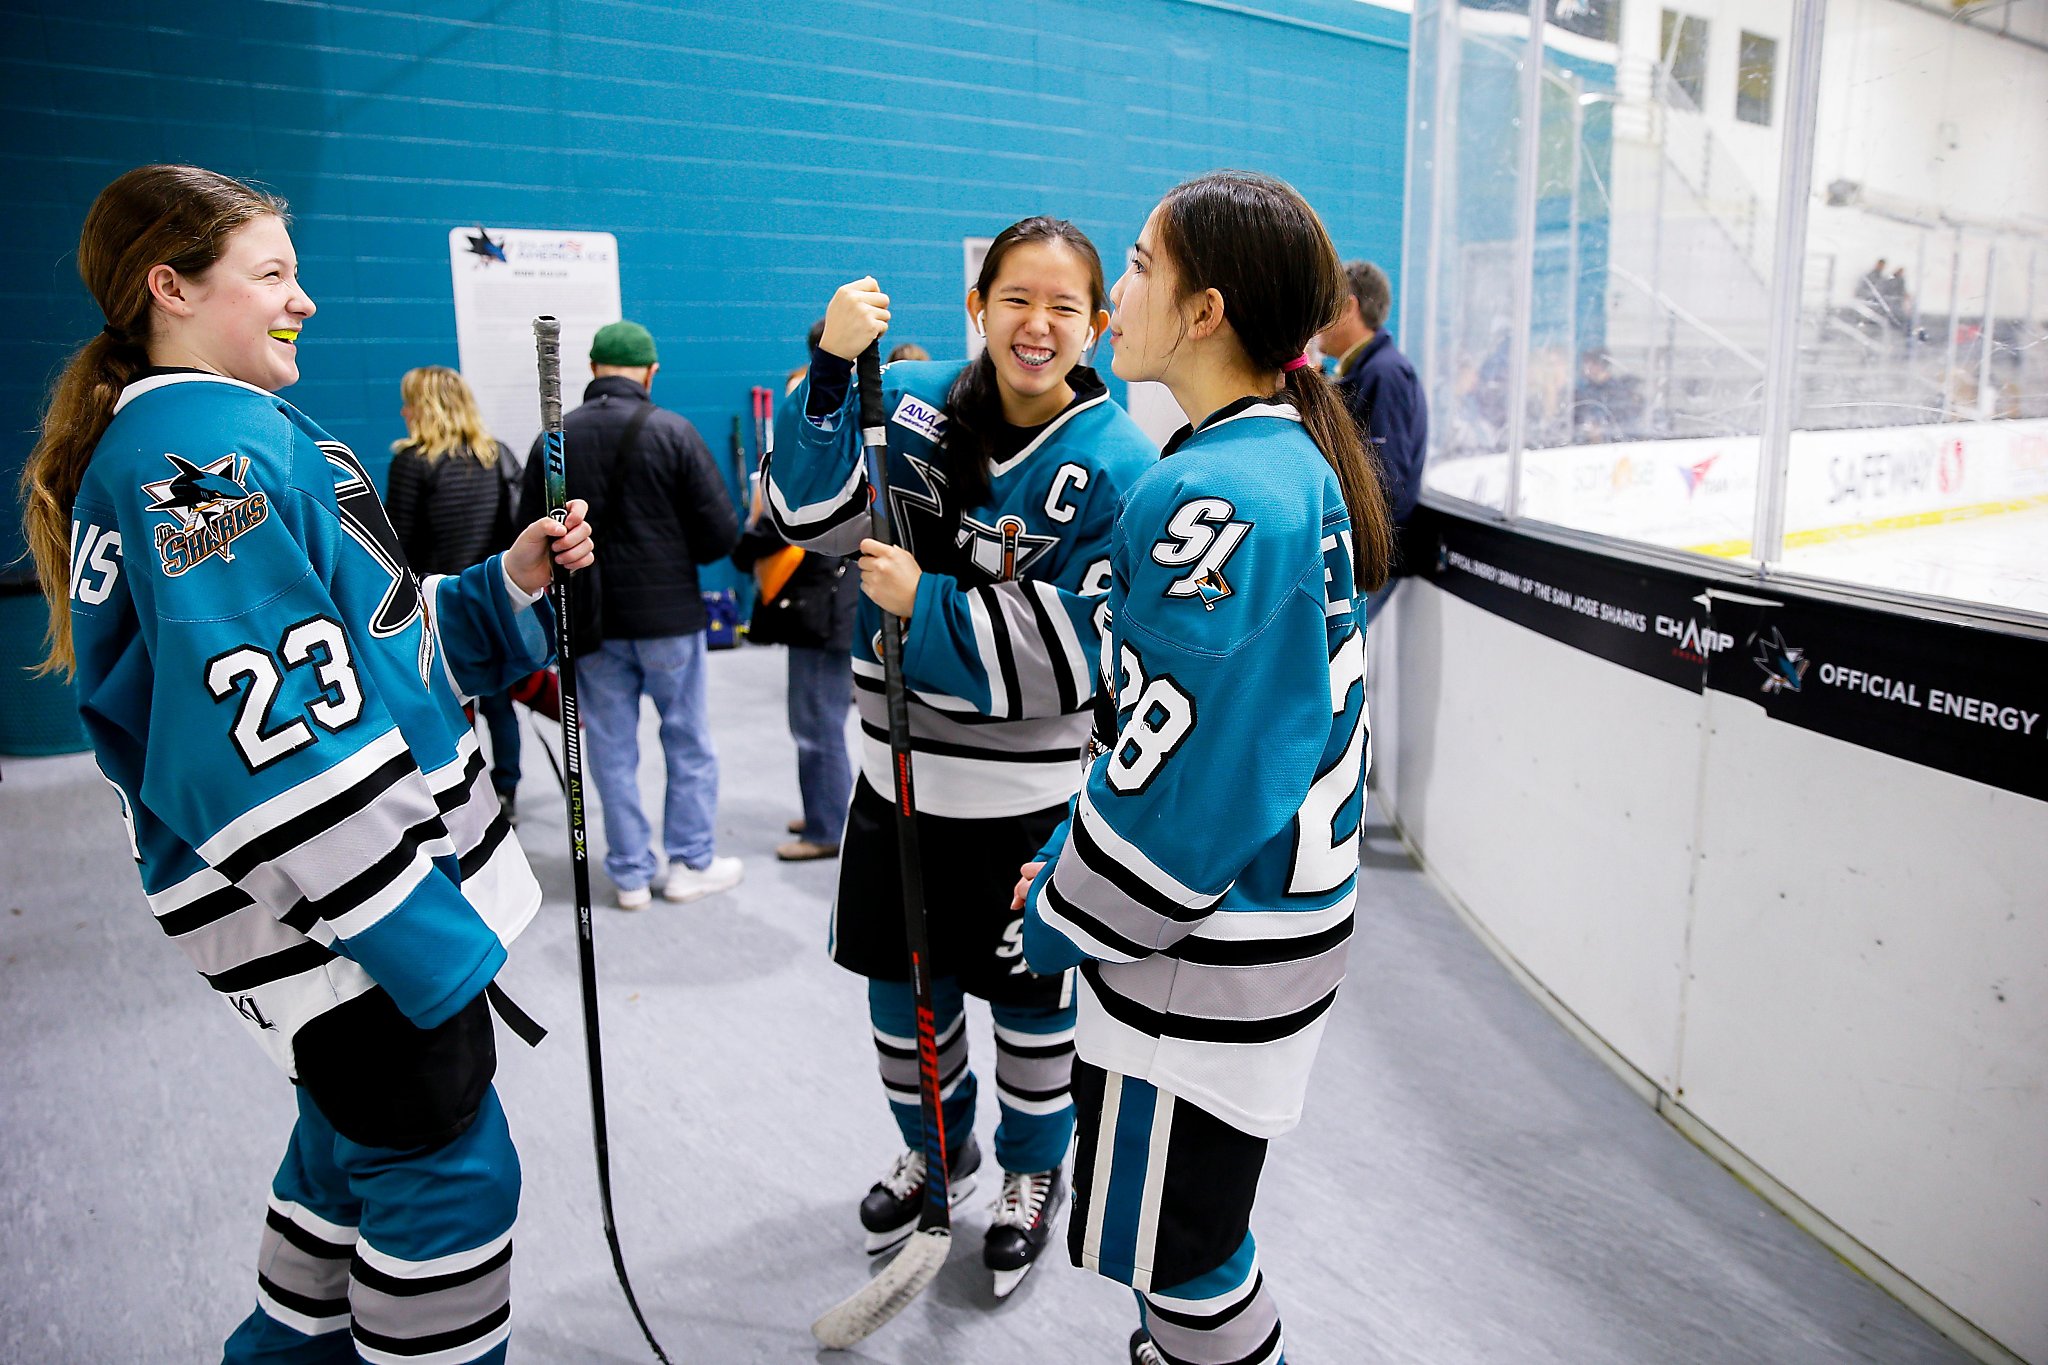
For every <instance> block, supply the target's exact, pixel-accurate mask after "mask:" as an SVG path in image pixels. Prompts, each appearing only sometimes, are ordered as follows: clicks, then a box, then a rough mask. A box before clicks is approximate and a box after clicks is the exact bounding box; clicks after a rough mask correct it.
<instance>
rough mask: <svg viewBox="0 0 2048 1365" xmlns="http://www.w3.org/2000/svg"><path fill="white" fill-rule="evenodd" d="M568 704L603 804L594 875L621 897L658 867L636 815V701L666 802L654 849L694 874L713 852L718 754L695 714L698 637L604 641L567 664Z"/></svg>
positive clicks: (700, 688) (700, 709)
mask: <svg viewBox="0 0 2048 1365" xmlns="http://www.w3.org/2000/svg"><path fill="white" fill-rule="evenodd" d="M576 682H577V685H578V690H579V691H580V693H581V695H580V696H579V697H578V698H577V702H578V705H579V707H580V708H581V711H582V715H583V724H584V726H585V728H586V729H587V730H588V731H589V735H588V743H586V744H585V745H584V756H585V757H586V758H588V759H589V763H590V774H591V778H592V780H593V781H595V782H596V784H597V798H598V800H600V801H602V802H603V803H604V842H605V852H604V870H605V874H606V875H607V876H609V877H610V878H611V879H612V883H613V884H614V885H615V886H618V887H619V888H620V889H622V890H633V889H637V888H639V887H643V886H645V885H647V884H648V883H649V882H651V881H653V880H654V873H655V871H656V869H657V868H658V867H660V865H661V864H660V862H659V861H658V860H657V859H656V858H655V856H654V852H653V850H652V849H651V848H650V847H649V845H648V840H649V839H650V838H652V837H653V831H652V830H651V829H650V828H649V827H648V824H647V817H646V816H645V815H642V814H641V813H640V698H641V697H642V696H643V695H645V696H648V697H652V698H653V699H654V709H655V711H656V712H657V713H658V714H659V715H660V716H661V749H662V758H663V760H664V762H665V763H666V764H667V767H668V799H667V804H666V807H665V809H664V811H663V817H662V827H661V833H662V845H663V848H664V851H665V852H666V853H667V855H668V857H669V859H670V860H671V861H681V862H684V863H687V864H689V865H690V866H691V867H703V866H705V865H706V864H708V863H709V862H710V861H711V856H712V852H713V847H712V839H713V831H712V820H713V817H714V816H715V815H716V814H717V812H718V755H717V754H716V753H715V752H713V751H712V748H711V726H710V722H709V720H708V719H707V718H706V716H705V714H704V632H702V631H698V632H697V633H696V634H694V635H664V636H660V637H658V638H655V639H651V640H606V641H605V642H604V643H603V644H601V645H599V646H598V647H597V649H596V650H594V651H593V652H591V653H590V654H587V655H585V656H584V657H582V658H580V659H578V660H577V661H576Z"/></svg>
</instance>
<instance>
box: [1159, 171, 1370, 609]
mask: <svg viewBox="0 0 2048 1365" xmlns="http://www.w3.org/2000/svg"><path fill="white" fill-rule="evenodd" d="M1159 246H1160V249H1161V250H1163V251H1164V252H1165V253H1166V254H1167V256H1169V257H1170V258H1172V261H1173V265H1174V270H1175V273H1176V274H1178V276H1179V277H1180V290H1181V297H1182V298H1186V297H1187V296H1188V295H1190V294H1193V293H1196V292H1198V291H1200V290H1203V289H1214V290H1215V291H1216V292H1217V293H1219V294H1221V295H1222V296H1223V316H1224V318H1225V319H1226V320H1227V321H1228V322H1229V323H1230V326H1231V330H1232V331H1233V332H1235V333H1236V335H1237V339H1238V342H1239V343H1240V344H1241V345H1242V346H1243V347H1244V352H1245V358H1246V359H1247V360H1248V361H1249V362H1250V363H1251V365H1252V367H1253V368H1254V369H1257V370H1259V371H1261V372H1271V371H1274V370H1281V369H1282V367H1283V366H1285V365H1286V364H1287V362H1288V361H1290V360H1293V359H1294V358H1295V357H1297V356H1299V355H1301V354H1302V352H1303V351H1305V350H1307V349H1308V343H1309V339H1310V338H1311V337H1313V336H1314V335H1315V334H1316V333H1317V332H1320V331H1322V330H1323V328H1325V327H1327V326H1329V325H1330V323H1331V322H1333V321H1335V320H1336V317H1337V312H1338V310H1339V308H1341V307H1342V306H1343V302H1344V300H1345V299H1346V298H1347V297H1349V293H1350V286H1349V284H1348V283H1347V282H1346V280H1345V278H1344V267H1343V265H1342V264H1341V263H1340V262H1339V261H1338V259H1337V249H1336V247H1334V246H1333V245H1331V243H1330V234H1329V233H1328V232H1326V231H1324V230H1323V222H1322V219H1320V218H1318V217H1316V211H1315V210H1314V209H1312V208H1310V207H1309V206H1308V201H1307V200H1305V199H1303V198H1302V197H1301V195H1300V194H1298V193H1296V192H1295V189H1294V187H1293V186H1292V185H1289V184H1288V183H1287V182H1286V181H1284V180H1276V179H1274V178H1273V177H1272V176H1270V175H1260V174H1258V173H1257V172H1254V171H1211V172H1210V173H1209V174H1207V175H1204V176H1198V177H1196V178H1195V179H1193V180H1190V181H1188V182H1187V183H1186V184H1183V185H1177V186H1175V187H1174V188H1173V189H1171V190H1169V191H1167V194H1166V198H1164V199H1163V200H1161V201H1160V204H1159ZM1275 396H1276V397H1284V398H1285V399H1287V401H1289V402H1291V403H1292V404H1294V406H1295V408H1296V410H1298V411H1299V412H1300V413H1301V421H1302V425H1303V426H1304V427H1306V428H1307V429H1308V434H1309V437H1310V439H1312V440H1314V441H1315V443H1316V447H1317V448H1318V449H1320V450H1321V451H1322V452H1323V458H1324V459H1326V460H1328V461H1329V462H1330V468H1331V469H1333V470H1335V471H1336V474H1337V482H1338V484H1339V486H1341V487H1342V488H1343V490H1344V506H1345V507H1346V509H1348V510H1349V512H1350V514H1351V535H1352V573H1353V576H1354V577H1355V578H1356V580H1357V583H1358V586H1359V588H1361V589H1362V590H1364V591H1367V592H1371V591H1373V590H1374V589H1376V588H1378V587H1380V586H1381V585H1382V584H1384V583H1385V582H1386V581H1387V574H1388V573H1389V571H1390V570H1391V568H1392V564H1393V557H1394V524H1393V518H1392V517H1391V516H1390V515H1389V514H1388V512H1387V500H1386V496H1385V494H1383V493H1382V492H1381V491H1380V477H1379V466H1378V462H1377V461H1376V460H1374V458H1373V456H1372V452H1371V451H1370V450H1368V449H1367V448H1366V446H1365V443H1364V442H1363V441H1361V440H1360V439H1359V436H1358V427H1357V425H1356V424H1355V423H1353V421H1352V420H1351V411H1350V409H1348V408H1347V407H1345V406H1344V400H1343V399H1342V398H1340V397H1339V396H1338V394H1337V391H1336V389H1335V388H1333V387H1332V386H1331V384H1330V381H1329V380H1327V379H1325V378H1323V375H1322V371H1320V370H1318V369H1316V368H1315V367H1314V366H1313V365H1301V366H1297V367H1295V368H1294V369H1291V370H1283V371H1282V374H1281V387H1280V391H1279V393H1278V394H1277V395H1275Z"/></svg>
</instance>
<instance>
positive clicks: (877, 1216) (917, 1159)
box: [860, 1134, 981, 1256]
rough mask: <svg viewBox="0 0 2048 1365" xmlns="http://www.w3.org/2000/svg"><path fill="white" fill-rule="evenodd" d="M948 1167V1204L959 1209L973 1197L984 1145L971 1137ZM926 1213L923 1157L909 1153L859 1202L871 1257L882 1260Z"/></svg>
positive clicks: (962, 1145)
mask: <svg viewBox="0 0 2048 1365" xmlns="http://www.w3.org/2000/svg"><path fill="white" fill-rule="evenodd" d="M947 1164H948V1166H949V1167H950V1168H951V1170H952V1176H953V1179H952V1183H951V1185H950V1187H949V1188H948V1190H947V1192H946V1193H947V1198H946V1203H947V1205H948V1206H949V1207H953V1208H957V1207H959V1204H960V1201H961V1200H963V1199H965V1198H966V1197H967V1196H968V1195H970V1194H972V1193H974V1173H975V1172H976V1171H978V1170H980V1169H981V1145H980V1144H979V1143H977V1142H976V1141H975V1140H974V1138H973V1136H972V1135H971V1134H970V1135H969V1136H968V1138H967V1140H966V1141H965V1142H963V1143H961V1144H960V1146H959V1147H958V1148H956V1149H955V1150H954V1152H953V1155H952V1160H951V1161H949V1162H948V1163H947ZM923 1209H924V1153H923V1152H922V1151H918V1150H916V1149H914V1148H913V1149H906V1150H905V1151H904V1152H903V1154H902V1155H900V1156H898V1157H897V1158H896V1164H895V1165H894V1166H892V1167H890V1168H889V1174H887V1175H885V1176H883V1177H882V1178H881V1179H880V1180H877V1181H876V1182H875V1184H874V1187H873V1188H872V1189H870V1190H869V1191H868V1194H867V1198H865V1199H863V1200H861V1201H860V1225H861V1226H862V1227H864V1228H866V1229H867V1233H868V1242H867V1249H868V1255H870V1256H879V1255H881V1254H882V1253H883V1252H885V1251H887V1250H888V1249H889V1248H891V1247H893V1246H895V1245H896V1244H897V1243H898V1242H901V1241H902V1240H903V1239H904V1238H905V1237H908V1236H909V1235H910V1234H911V1233H912V1232H914V1231H916V1229H917V1217H918V1214H919V1213H921V1212H922V1211H923Z"/></svg>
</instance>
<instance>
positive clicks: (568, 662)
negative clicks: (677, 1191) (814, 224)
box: [533, 317, 669, 1365]
mask: <svg viewBox="0 0 2048 1365" xmlns="http://www.w3.org/2000/svg"><path fill="white" fill-rule="evenodd" d="M533 337H534V343H535V345H536V346H537V347H538V348H539V351H540V425H541V436H542V439H543V440H544V441H545V442H546V445H545V450H546V453H547V466H546V468H547V495H548V515H549V516H551V517H553V518H555V519H556V520H557V521H561V522H565V523H566V522H567V521H568V519H569V480H568V467H567V462H566V461H565V460H564V458H563V453H562V324H561V323H560V322H558V321H556V320H555V319H554V318H551V317H538V318H535V319H534V320H533ZM554 573H555V583H554V589H555V592H554V597H555V654H556V657H557V658H558V659H559V660H560V664H561V673H562V764H563V781H562V787H563V791H564V792H565V793H566V795H567V798H568V806H569V862H570V865H571V867H572V868H573V869H574V872H575V881H576V961H577V965H578V967H579V968H581V973H582V977H583V1042H584V1052H585V1056H586V1058H587V1060H588V1062H589V1066H590V1132H591V1137H592V1139H593V1140H594V1141H595V1143H596V1146H597V1199H598V1204H599V1206H600V1207H601V1208H602V1209H603V1210H604V1240H605V1243H606V1245H608V1246H609V1247H610V1248H611V1251H612V1269H613V1270H615V1271H617V1272H618V1276H619V1288H620V1289H623V1290H624V1291H626V1306H627V1307H628V1308H630V1309H632V1310H633V1321H635V1322H637V1323H639V1324H640V1333H641V1335H642V1336H645V1337H646V1338H647V1344H648V1346H649V1347H651V1348H652V1349H653V1351H654V1358H655V1359H656V1360H658V1361H660V1362H661V1365H669V1358H668V1356H667V1355H666V1354H664V1353H663V1351H662V1349H661V1343H660V1342H658V1341H656V1340H655V1339H654V1332H653V1330H652V1329H651V1328H649V1327H648V1325H647V1318H646V1316H645V1315H644V1314H643V1313H641V1311H640V1301H639V1300H638V1299H636V1298H634V1297H633V1282H632V1281H631V1280H630V1279H628V1278H626V1258H625V1256H624V1255H623V1254H622V1253H621V1252H620V1251H619V1230H618V1223H617V1220H616V1219H615V1218H614V1217H613V1216H612V1158H611V1140H610V1138H609V1136H608V1134H607V1132H606V1127H605V1120H604V1050H603V1048H602V1046H601V1045H600V1044H599V1042H598V1032H597V942H596V940H595V939H594V938H592V937H591V925H590V856H589V844H588V840H587V838H586V837H585V834H584V828H583V733H582V730H581V729H580V728H579V727H578V725H577V723H576V637H575V632H574V630H573V628H572V624H571V613H570V610H569V572H568V570H566V569H564V568H563V567H562V566H561V565H560V564H557V565H555V566H554Z"/></svg>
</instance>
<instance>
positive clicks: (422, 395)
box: [391, 365, 498, 469]
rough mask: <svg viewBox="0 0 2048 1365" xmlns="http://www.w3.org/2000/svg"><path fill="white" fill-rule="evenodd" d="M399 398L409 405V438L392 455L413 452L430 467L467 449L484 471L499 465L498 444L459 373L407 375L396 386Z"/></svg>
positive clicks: (437, 369) (431, 368)
mask: <svg viewBox="0 0 2048 1365" xmlns="http://www.w3.org/2000/svg"><path fill="white" fill-rule="evenodd" d="M398 395H399V397H400V398H401V399H403V400H404V402H405V427H406V431H407V433H408V434H407V436H406V438H405V439H404V440H403V441H393V442H392V443H391V450H392V453H394V454H396V453H397V452H398V451H401V450H415V451H418V452H419V454H420V456H421V458H423V459H425V460H426V461H427V463H429V464H432V463H433V462H434V461H435V460H438V459H440V458H441V457H442V456H443V455H450V454H453V453H454V452H456V451H458V450H467V451H468V452H469V453H470V454H472V455H474V456H476V459H477V463H478V464H480V465H482V466H483V467H484V468H486V469H489V468H490V467H491V466H492V465H494V464H496V463H497V462H498V443H497V442H496V441H494V440H492V439H491V433H490V432H489V431H487V430H485V429H484V418H483V414H482V413H480V412H478V411H477V408H476V395H475V394H473V393H471V392H470V390H469V385H468V384H466V383H464V382H463V378H462V376H461V375H460V374H458V373H456V372H455V371H454V370H451V369H449V368H448V367H447V366H446V365H422V366H420V367H419V368H418V369H416V370H407V371H406V372H405V378H403V379H401V380H399V381H398Z"/></svg>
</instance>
